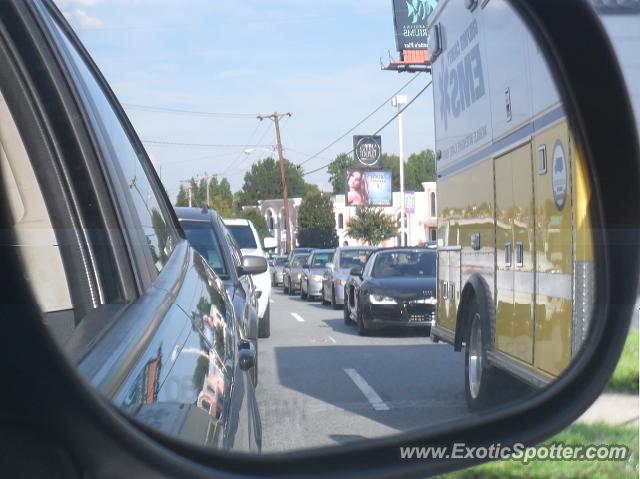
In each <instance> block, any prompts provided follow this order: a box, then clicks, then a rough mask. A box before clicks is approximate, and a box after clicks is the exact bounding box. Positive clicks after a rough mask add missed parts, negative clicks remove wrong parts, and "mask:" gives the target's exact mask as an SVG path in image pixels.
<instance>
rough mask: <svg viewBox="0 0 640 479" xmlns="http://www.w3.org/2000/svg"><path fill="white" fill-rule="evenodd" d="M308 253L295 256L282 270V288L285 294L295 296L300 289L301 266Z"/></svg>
mask: <svg viewBox="0 0 640 479" xmlns="http://www.w3.org/2000/svg"><path fill="white" fill-rule="evenodd" d="M309 254H310V253H300V254H296V255H294V256H293V258H291V260H290V261H289V263H288V264H286V265H285V267H284V269H283V270H282V287H283V289H284V293H285V294H295V292H296V291H298V290H299V289H300V277H301V276H302V266H303V265H304V263H305V262H306V261H307V258H308V257H309Z"/></svg>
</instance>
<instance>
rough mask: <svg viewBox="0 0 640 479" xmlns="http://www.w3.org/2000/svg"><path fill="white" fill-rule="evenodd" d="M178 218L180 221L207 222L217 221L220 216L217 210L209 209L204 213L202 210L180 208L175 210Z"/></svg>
mask: <svg viewBox="0 0 640 479" xmlns="http://www.w3.org/2000/svg"><path fill="white" fill-rule="evenodd" d="M175 210H176V216H177V217H178V219H180V220H196V221H207V220H212V219H215V218H216V216H219V215H218V213H217V212H216V211H215V210H212V209H207V210H206V211H203V210H202V208H188V207H185V206H178V207H176V208H175Z"/></svg>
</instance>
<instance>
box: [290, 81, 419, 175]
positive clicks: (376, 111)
mask: <svg viewBox="0 0 640 479" xmlns="http://www.w3.org/2000/svg"><path fill="white" fill-rule="evenodd" d="M418 76H419V74H418V75H414V76H413V77H412V78H410V79H409V81H408V82H406V83H405V84H404V85H402V86H401V87H400V88H399V89H398V90H397V91H396V92H395V93H393V95H391V96H390V97H389V98H387V99H386V100H385V101H384V102H382V103H381V104H380V105H379V106H378V107H377V108H376V109H375V110H373V111H372V112H371V113H369V114H368V115H367V116H365V117H364V118H363V119H362V120H360V121H359V122H358V123H356V124H355V125H354V126H353V127H352V128H350V129H349V130H347V131H346V132H345V133H344V134H343V135H342V136H340V137H338V138H336V139H335V140H333V141H332V142H331V143H329V144H328V145H327V146H325V147H324V148H322V149H321V150H320V151H318V152H317V153H314V154H313V155H311V156H309V158H307V159H306V160H304V161H303V162H301V163H299V164H298V166H302V165H304V164H305V163H307V162H309V161H311V160H313V159H314V158H317V157H318V156H320V155H321V154H322V153H324V152H325V151H327V150H328V149H329V148H331V147H332V146H333V145H335V144H336V143H338V142H339V141H340V140H342V139H343V138H344V137H346V136H347V135H348V134H349V133H351V132H352V131H353V130H355V129H356V128H358V127H359V126H360V125H362V124H363V123H364V122H365V121H367V120H368V119H369V118H371V117H372V116H373V115H375V114H376V113H378V112H379V111H380V110H381V109H382V108H383V107H384V106H385V105H387V104H388V103H389V102H390V101H391V99H392V98H393V97H394V96H396V95H397V94H398V93H400V92H401V91H402V90H404V89H405V88H406V87H408V86H409V85H410V84H411V82H413V81H414V80H415V79H416V78H418Z"/></svg>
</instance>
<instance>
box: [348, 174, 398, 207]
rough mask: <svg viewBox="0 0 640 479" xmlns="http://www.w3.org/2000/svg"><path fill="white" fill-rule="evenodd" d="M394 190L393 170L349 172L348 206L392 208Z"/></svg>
mask: <svg viewBox="0 0 640 479" xmlns="http://www.w3.org/2000/svg"><path fill="white" fill-rule="evenodd" d="M392 190H393V177H392V175H391V170H349V171H347V186H346V198H345V203H346V205H347V206H365V205H367V206H392V205H393V193H392Z"/></svg>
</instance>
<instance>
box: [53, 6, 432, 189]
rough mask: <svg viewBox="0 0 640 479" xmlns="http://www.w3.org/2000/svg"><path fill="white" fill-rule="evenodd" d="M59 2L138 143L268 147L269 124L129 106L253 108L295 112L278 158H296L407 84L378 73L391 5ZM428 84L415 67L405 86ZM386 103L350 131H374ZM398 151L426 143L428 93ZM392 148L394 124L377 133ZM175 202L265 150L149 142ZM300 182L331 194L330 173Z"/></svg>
mask: <svg viewBox="0 0 640 479" xmlns="http://www.w3.org/2000/svg"><path fill="white" fill-rule="evenodd" d="M57 4H58V6H59V7H60V8H61V10H62V11H63V12H64V13H65V15H66V17H67V18H68V19H69V20H70V22H71V24H72V26H73V27H74V29H75V30H76V32H77V33H78V35H79V36H80V38H81V40H82V41H83V43H84V44H85V46H86V47H87V49H88V50H89V52H90V53H91V55H92V56H93V58H94V60H95V61H96V63H97V64H98V66H99V67H100V69H101V70H102V72H103V73H104V75H105V76H106V78H107V80H108V81H109V83H110V84H111V86H112V88H113V89H114V91H115V93H116V95H117V96H118V98H119V99H120V101H121V102H122V103H123V104H124V105H125V107H126V110H127V113H128V114H129V117H130V118H131V120H132V122H133V124H134V126H135V128H136V130H137V131H138V134H139V135H140V137H141V138H142V139H143V140H145V141H164V142H177V143H195V144H215V145H246V144H247V143H248V142H249V140H250V139H251V143H252V144H264V145H273V144H274V143H275V133H274V130H273V127H272V125H271V124H270V122H268V121H264V122H262V125H259V122H258V120H255V119H253V118H251V117H242V118H228V117H211V116H206V117H203V116H188V115H178V114H165V113H157V112H149V111H143V110H140V109H135V108H133V107H132V105H150V106H156V107H164V108H173V109H182V110H196V111H207V112H225V113H242V114H248V113H251V114H257V113H271V112H274V111H279V112H286V111H290V112H292V113H293V116H292V117H291V118H290V119H288V120H285V121H284V123H283V128H282V140H283V144H284V146H285V149H286V150H285V156H286V157H287V158H288V159H290V160H291V161H293V162H294V163H300V162H302V161H304V160H305V159H306V158H308V155H309V154H312V153H316V152H317V151H318V150H320V149H321V148H323V147H324V146H326V145H327V144H329V143H331V142H332V141H333V140H335V139H336V138H338V137H339V136H341V135H342V134H343V133H345V132H346V131H347V130H349V129H350V128H351V127H352V126H353V125H355V124H356V123H357V122H358V121H360V120H361V119H362V118H364V117H365V116H366V115H367V114H369V113H370V112H371V111H373V110H374V109H375V108H376V107H377V106H379V105H380V104H381V103H382V102H383V101H384V100H385V99H386V98H388V97H389V96H391V94H392V93H393V92H394V91H395V90H397V89H398V88H400V86H402V85H403V84H404V83H406V82H407V81H408V80H409V79H410V75H409V74H406V73H405V74H398V73H395V72H388V71H381V70H380V57H382V58H383V59H385V60H386V58H387V52H388V51H391V52H392V54H395V52H394V50H395V41H394V32H393V18H392V7H391V0H322V1H318V2H311V1H310V0H273V1H272V0H244V1H242V0H58V1H57ZM428 81H429V76H428V75H426V74H421V75H420V77H419V78H417V79H416V80H415V81H413V82H412V83H411V84H410V85H409V86H408V87H407V88H406V90H405V91H404V92H403V93H406V94H407V95H408V96H409V98H412V97H413V96H414V95H415V94H416V93H417V92H418V91H419V90H421V89H422V88H423V87H424V86H425V85H426V84H427V82H428ZM394 113H395V109H394V108H393V107H392V106H391V105H390V104H389V105H388V106H385V107H383V108H382V109H381V110H380V111H379V112H378V113H377V114H375V115H374V116H373V117H372V118H371V119H369V120H368V121H367V122H366V123H364V124H363V125H362V126H361V127H359V128H358V129H357V130H356V131H354V132H353V133H354V134H366V133H371V132H373V131H375V130H377V129H378V128H379V127H380V126H382V124H384V123H385V122H386V121H387V120H388V119H389V118H390V117H391V116H392V115H393V114H394ZM404 118H405V121H404V123H405V152H406V153H407V154H409V153H411V152H416V151H420V150H422V149H424V148H433V144H434V134H433V106H432V91H431V89H428V90H427V91H426V92H425V93H424V94H423V95H422V96H421V97H420V98H418V100H416V102H415V103H414V104H413V105H412V106H411V107H410V108H409V109H407V111H406V112H405V115H404ZM351 142H352V140H351V135H349V136H347V137H346V138H345V139H343V140H342V141H341V142H339V143H338V144H337V145H335V146H334V147H332V148H330V149H329V150H327V151H326V152H324V153H323V154H322V155H320V157H318V158H315V159H313V160H311V161H309V162H308V163H306V164H305V165H304V168H305V169H306V170H307V171H309V170H312V169H314V168H317V167H319V166H322V165H323V164H325V163H327V162H328V161H330V160H331V159H333V158H334V157H335V155H336V154H338V153H340V152H344V151H349V150H350V149H351ZM382 146H383V151H385V152H388V153H397V152H398V130H397V123H395V122H394V123H392V124H391V125H389V127H387V128H386V129H385V130H384V131H383V132H382ZM146 147H147V151H148V152H149V153H150V155H151V157H152V160H153V161H154V163H155V164H156V165H158V166H161V173H162V180H163V182H164V183H165V186H166V188H167V190H168V192H169V194H170V196H171V197H172V199H174V198H175V194H176V192H177V189H178V185H179V181H180V180H183V179H187V178H189V177H190V176H192V175H197V174H203V173H204V172H207V173H209V174H212V173H217V174H219V175H220V176H226V177H228V178H229V181H230V182H231V185H232V188H233V189H234V190H236V189H239V188H240V187H241V186H242V179H243V176H244V173H245V172H246V171H247V169H248V168H250V166H251V163H252V162H255V161H258V160H259V159H260V158H261V157H263V156H264V155H265V154H266V153H264V152H263V151H255V152H254V153H252V154H251V155H246V154H244V153H243V150H244V148H243V147H242V146H235V147H229V148H205V147H185V146H180V147H178V146H168V145H160V144H154V143H146ZM306 179H307V181H309V182H311V183H315V184H318V185H320V186H321V187H322V188H324V189H328V175H327V174H326V173H325V172H318V173H315V174H312V175H309V176H307V177H306Z"/></svg>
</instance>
